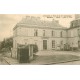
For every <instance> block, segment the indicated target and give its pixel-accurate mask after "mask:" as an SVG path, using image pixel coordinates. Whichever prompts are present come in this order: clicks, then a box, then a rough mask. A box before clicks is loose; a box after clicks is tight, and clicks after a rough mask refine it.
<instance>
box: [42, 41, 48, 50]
mask: <svg viewBox="0 0 80 80" xmlns="http://www.w3.org/2000/svg"><path fill="white" fill-rule="evenodd" d="M43 50H47V40H43Z"/></svg>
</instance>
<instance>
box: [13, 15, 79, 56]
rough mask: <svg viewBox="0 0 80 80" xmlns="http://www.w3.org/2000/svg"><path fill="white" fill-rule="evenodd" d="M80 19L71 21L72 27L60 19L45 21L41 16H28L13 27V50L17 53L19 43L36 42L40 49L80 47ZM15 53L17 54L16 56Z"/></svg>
mask: <svg viewBox="0 0 80 80" xmlns="http://www.w3.org/2000/svg"><path fill="white" fill-rule="evenodd" d="M79 28H80V19H78V18H76V19H75V20H73V21H71V25H70V28H66V27H63V26H62V25H60V24H59V21H57V20H54V19H53V20H52V21H44V20H41V19H40V17H33V16H26V17H25V18H24V19H22V20H21V21H20V22H19V23H17V24H16V26H15V27H14V29H13V32H14V33H13V34H14V35H13V50H14V53H15V54H16V55H17V48H18V45H28V44H36V45H37V46H38V50H64V49H65V47H66V48H73V47H74V48H80V29H79ZM16 55H15V56H16Z"/></svg>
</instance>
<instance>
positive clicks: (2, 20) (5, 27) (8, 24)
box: [0, 14, 74, 41]
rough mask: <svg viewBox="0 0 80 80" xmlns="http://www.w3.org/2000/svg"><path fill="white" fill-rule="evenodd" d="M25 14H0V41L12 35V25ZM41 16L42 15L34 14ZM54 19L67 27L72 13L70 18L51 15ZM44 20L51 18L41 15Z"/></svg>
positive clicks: (72, 16)
mask: <svg viewBox="0 0 80 80" xmlns="http://www.w3.org/2000/svg"><path fill="white" fill-rule="evenodd" d="M25 16H27V15H22V14H19V15H18V14H0V41H2V40H3V39H4V38H7V37H10V36H12V35H13V27H15V25H16V23H18V22H19V21H20V20H21V19H22V18H24V17H25ZM34 16H39V17H41V16H42V15H34ZM53 18H54V19H56V20H59V23H60V24H61V25H63V26H64V27H69V25H70V21H72V20H73V19H74V15H71V18H63V17H60V18H56V17H53ZM42 19H44V20H51V19H52V18H48V19H46V17H43V18H42Z"/></svg>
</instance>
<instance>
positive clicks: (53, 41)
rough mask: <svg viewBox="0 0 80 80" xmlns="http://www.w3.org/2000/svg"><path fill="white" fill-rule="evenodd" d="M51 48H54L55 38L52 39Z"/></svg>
mask: <svg viewBox="0 0 80 80" xmlns="http://www.w3.org/2000/svg"><path fill="white" fill-rule="evenodd" d="M52 48H55V40H52Z"/></svg>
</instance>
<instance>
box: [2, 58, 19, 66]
mask: <svg viewBox="0 0 80 80" xmlns="http://www.w3.org/2000/svg"><path fill="white" fill-rule="evenodd" d="M3 59H4V60H5V61H6V62H7V63H8V64H9V65H16V64H19V62H18V60H16V59H13V58H10V57H3Z"/></svg>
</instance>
